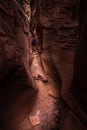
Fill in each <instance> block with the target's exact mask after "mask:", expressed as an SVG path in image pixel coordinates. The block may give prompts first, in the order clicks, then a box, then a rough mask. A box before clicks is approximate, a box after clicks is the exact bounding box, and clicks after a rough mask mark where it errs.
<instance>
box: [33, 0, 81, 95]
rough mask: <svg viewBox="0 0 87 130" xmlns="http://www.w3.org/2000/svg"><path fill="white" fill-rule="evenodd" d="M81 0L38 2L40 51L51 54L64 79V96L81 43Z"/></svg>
mask: <svg viewBox="0 0 87 130" xmlns="http://www.w3.org/2000/svg"><path fill="white" fill-rule="evenodd" d="M78 13H79V0H44V1H43V0H38V1H37V0H35V1H34V4H33V8H32V24H33V25H32V28H35V29H36V31H37V34H38V37H39V39H40V40H39V44H38V46H39V48H43V51H48V52H49V53H50V54H51V55H52V57H53V59H54V63H55V65H56V66H57V68H58V71H59V72H60V75H61V77H62V84H63V85H62V93H64V92H65V91H67V89H68V87H69V86H70V83H71V80H72V75H73V57H74V53H75V49H76V46H77V41H78V29H79V26H78Z"/></svg>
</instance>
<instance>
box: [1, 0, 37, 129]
mask: <svg viewBox="0 0 87 130" xmlns="http://www.w3.org/2000/svg"><path fill="white" fill-rule="evenodd" d="M13 5H14V6H13ZM0 19H1V20H0V127H2V126H4V127H6V129H8V130H12V128H13V127H14V129H15V130H16V125H17V124H19V123H20V122H21V121H22V120H23V119H24V118H25V116H26V115H27V114H28V113H29V111H30V109H31V108H32V103H33V97H35V95H36V90H35V88H33V85H32V80H31V76H30V72H29V70H30V69H29V42H28V35H29V24H28V20H27V18H26V17H25V15H24V12H23V10H22V9H21V8H20V6H19V4H18V3H17V2H16V1H15V0H11V1H9V0H6V1H0ZM31 98H32V101H31ZM26 108H27V109H26ZM2 122H3V123H2ZM2 124H3V125H2Z"/></svg>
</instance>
